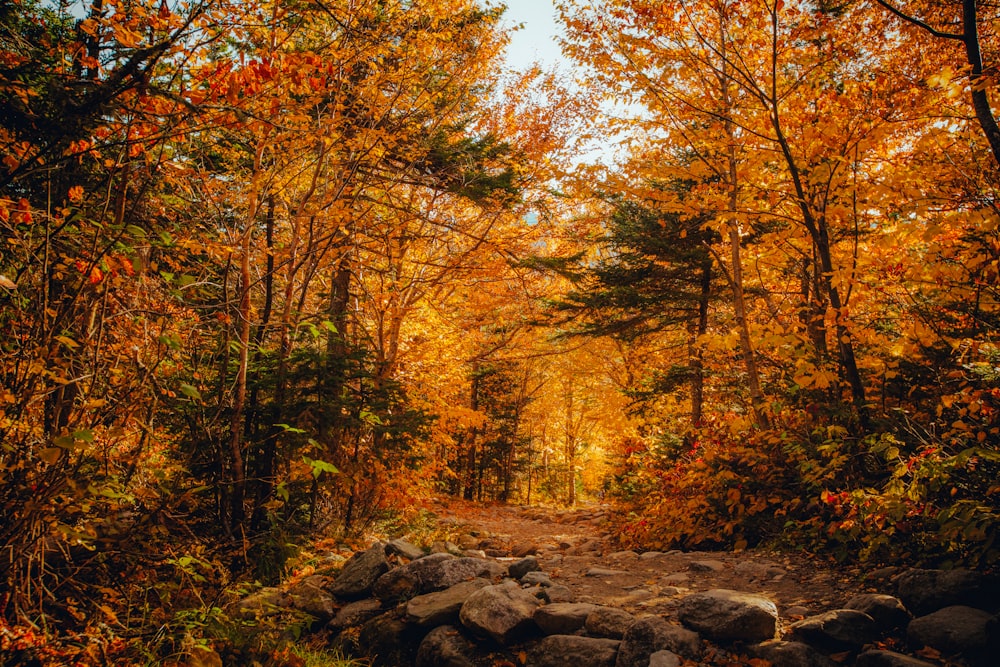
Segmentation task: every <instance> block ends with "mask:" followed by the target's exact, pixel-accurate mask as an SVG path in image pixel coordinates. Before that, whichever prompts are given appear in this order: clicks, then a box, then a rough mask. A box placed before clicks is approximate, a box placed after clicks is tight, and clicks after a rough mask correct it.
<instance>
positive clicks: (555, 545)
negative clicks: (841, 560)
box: [435, 503, 895, 622]
mask: <svg viewBox="0 0 1000 667" xmlns="http://www.w3.org/2000/svg"><path fill="white" fill-rule="evenodd" d="M435 513H436V514H437V515H438V516H439V517H440V523H441V524H442V526H444V527H445V528H446V532H447V533H448V534H451V535H454V540H455V542H456V543H457V544H458V546H460V547H462V548H471V549H482V550H483V551H485V552H486V554H487V555H490V556H498V557H513V558H517V557H523V556H527V555H535V556H536V557H537V558H538V561H539V563H540V565H541V567H542V570H544V571H545V572H547V573H549V575H550V576H551V578H552V580H553V581H554V582H557V583H561V584H563V585H566V586H567V587H569V588H571V589H572V590H573V591H575V592H576V599H577V600H578V601H582V602H593V603H596V604H603V605H611V606H616V607H621V608H623V609H626V610H628V611H632V612H636V613H640V612H644V613H667V612H669V611H670V609H672V608H673V607H674V606H676V604H677V601H678V600H679V599H680V598H681V597H683V596H684V595H686V594H689V593H692V592H700V591H706V590H710V589H716V588H725V589H734V590H753V591H755V592H758V593H760V594H762V595H765V596H767V597H769V598H770V599H772V600H774V602H775V603H777V605H778V608H779V610H780V611H781V613H782V617H783V619H784V620H785V621H787V622H793V621H796V620H800V619H801V618H803V617H804V616H806V615H811V614H816V613H819V612H823V611H827V610H830V609H836V608H839V607H841V606H843V604H844V603H846V602H847V601H848V600H849V599H850V598H852V597H854V596H855V595H857V594H859V593H866V592H877V591H879V590H884V589H885V587H886V580H887V579H888V578H890V577H891V576H892V575H893V574H894V573H895V571H894V570H893V569H891V568H890V569H884V570H864V569H861V568H857V567H854V568H835V567H832V566H831V565H830V564H829V563H828V562H824V561H821V560H819V559H817V558H811V557H809V556H807V555H805V554H802V555H794V556H793V555H789V554H779V553H772V552H767V551H757V550H751V551H746V552H741V553H725V552H686V553H681V552H677V551H673V552H667V553H663V552H656V551H652V552H646V553H642V554H638V553H636V552H633V551H618V550H616V549H615V548H614V546H613V544H612V539H611V538H612V535H611V533H610V532H609V528H610V526H609V509H608V508H607V507H602V506H593V507H584V508H579V509H575V510H556V509H546V508H537V507H511V506H476V505H473V504H458V505H456V504H454V503H452V504H449V505H448V506H443V505H442V506H439V507H437V508H435Z"/></svg>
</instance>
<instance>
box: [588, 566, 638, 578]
mask: <svg viewBox="0 0 1000 667" xmlns="http://www.w3.org/2000/svg"><path fill="white" fill-rule="evenodd" d="M622 574H628V572H624V571H622V570H611V569H609V568H606V567H592V568H590V569H589V570H587V572H586V573H585V574H584V576H585V577H617V576H620V575H622Z"/></svg>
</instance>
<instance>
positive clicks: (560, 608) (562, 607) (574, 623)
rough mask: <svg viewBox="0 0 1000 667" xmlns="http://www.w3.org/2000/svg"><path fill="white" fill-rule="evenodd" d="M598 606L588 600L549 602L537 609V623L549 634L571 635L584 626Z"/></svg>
mask: <svg viewBox="0 0 1000 667" xmlns="http://www.w3.org/2000/svg"><path fill="white" fill-rule="evenodd" d="M596 608H597V605H592V604H587V603H586V602H563V603H556V604H548V605H545V606H544V607H539V608H538V609H537V610H536V611H535V623H536V624H537V625H538V627H539V628H541V630H542V632H544V633H545V634H547V635H571V634H573V633H574V632H576V631H577V630H579V629H580V628H582V627H583V625H584V623H586V622H587V617H588V616H589V615H590V613H591V612H592V611H594V610H595V609H596Z"/></svg>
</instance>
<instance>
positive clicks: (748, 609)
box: [677, 588, 778, 642]
mask: <svg viewBox="0 0 1000 667" xmlns="http://www.w3.org/2000/svg"><path fill="white" fill-rule="evenodd" d="M677 617H678V618H679V619H680V621H681V622H682V623H683V624H684V625H686V626H688V627H689V628H693V629H694V630H697V631H698V632H700V633H702V634H704V635H705V636H707V637H710V638H712V639H718V640H723V641H734V640H744V641H751V642H759V641H764V640H767V639H773V638H774V634H775V631H776V630H777V627H778V608H777V607H776V606H775V605H774V603H773V602H771V601H770V600H768V599H767V598H765V597H762V596H760V595H753V594H751V593H742V592H740V591H731V590H728V589H723V588H716V589H713V590H710V591H706V592H704V593H695V594H694V595H688V596H687V597H685V598H684V599H682V600H681V602H680V606H679V607H678V609H677Z"/></svg>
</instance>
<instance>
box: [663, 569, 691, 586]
mask: <svg viewBox="0 0 1000 667" xmlns="http://www.w3.org/2000/svg"><path fill="white" fill-rule="evenodd" d="M690 580H691V575H689V574H688V573H687V572H674V573H673V574H668V575H667V576H665V577H663V578H661V579H660V581H661V582H663V583H664V584H666V585H667V586H676V585H677V584H684V583H687V582H688V581H690Z"/></svg>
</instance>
